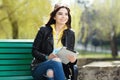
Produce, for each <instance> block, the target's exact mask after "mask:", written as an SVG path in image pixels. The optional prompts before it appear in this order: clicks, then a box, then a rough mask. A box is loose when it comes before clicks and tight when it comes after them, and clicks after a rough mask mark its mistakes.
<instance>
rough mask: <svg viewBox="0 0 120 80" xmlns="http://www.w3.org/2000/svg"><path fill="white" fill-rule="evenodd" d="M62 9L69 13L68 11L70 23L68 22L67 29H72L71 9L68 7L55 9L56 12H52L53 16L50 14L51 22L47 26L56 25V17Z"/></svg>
mask: <svg viewBox="0 0 120 80" xmlns="http://www.w3.org/2000/svg"><path fill="white" fill-rule="evenodd" d="M61 8H65V9H67V11H68V21H67V23H66V25H67V27H68V28H69V29H70V28H71V15H70V9H69V8H68V7H65V6H61V7H59V8H57V9H55V10H54V11H52V12H51V14H50V19H49V21H48V22H47V24H46V26H48V27H49V26H50V25H52V24H55V20H54V17H55V15H56V13H57V12H58V11H59V10H60V9H61Z"/></svg>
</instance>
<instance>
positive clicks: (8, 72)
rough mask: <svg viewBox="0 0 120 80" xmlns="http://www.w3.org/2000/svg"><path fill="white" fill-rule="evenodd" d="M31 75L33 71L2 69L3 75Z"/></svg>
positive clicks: (0, 74) (1, 74)
mask: <svg viewBox="0 0 120 80" xmlns="http://www.w3.org/2000/svg"><path fill="white" fill-rule="evenodd" d="M29 75H31V71H30V70H29V71H25V70H24V71H0V77H1V76H29Z"/></svg>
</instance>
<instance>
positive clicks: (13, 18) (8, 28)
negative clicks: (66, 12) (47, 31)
mask: <svg viewBox="0 0 120 80" xmlns="http://www.w3.org/2000/svg"><path fill="white" fill-rule="evenodd" d="M0 2H1V6H2V8H0V14H1V16H2V17H0V33H2V35H1V36H0V38H1V39H10V38H12V36H13V34H14V32H13V31H12V29H14V27H13V25H16V27H17V29H18V38H20V39H29V38H30V39H31V38H34V37H35V35H36V33H37V31H38V28H39V27H40V26H42V25H43V24H44V23H45V22H46V20H48V16H49V14H50V11H51V3H50V2H49V0H43V1H41V0H12V1H11V0H1V1H0ZM14 22H16V23H15V24H14ZM16 31H17V30H16Z"/></svg>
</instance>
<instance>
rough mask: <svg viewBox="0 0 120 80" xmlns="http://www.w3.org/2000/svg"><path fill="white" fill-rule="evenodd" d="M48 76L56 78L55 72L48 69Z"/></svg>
mask: <svg viewBox="0 0 120 80" xmlns="http://www.w3.org/2000/svg"><path fill="white" fill-rule="evenodd" d="M47 76H48V77H49V78H53V77H54V71H53V70H52V69H48V70H47Z"/></svg>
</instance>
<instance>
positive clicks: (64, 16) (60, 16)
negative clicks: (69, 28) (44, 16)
mask: <svg viewBox="0 0 120 80" xmlns="http://www.w3.org/2000/svg"><path fill="white" fill-rule="evenodd" d="M54 19H55V21H56V24H61V25H64V24H66V23H67V21H68V11H67V9H66V8H61V9H60V10H59V11H58V12H57V13H56V15H55V17H54Z"/></svg>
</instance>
